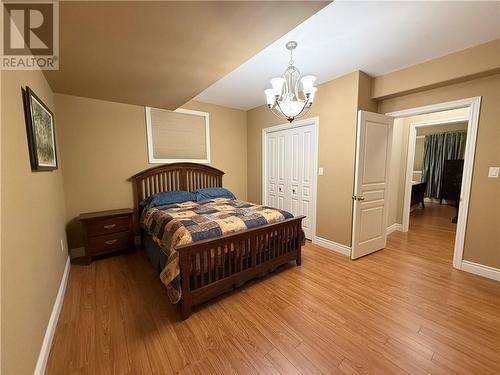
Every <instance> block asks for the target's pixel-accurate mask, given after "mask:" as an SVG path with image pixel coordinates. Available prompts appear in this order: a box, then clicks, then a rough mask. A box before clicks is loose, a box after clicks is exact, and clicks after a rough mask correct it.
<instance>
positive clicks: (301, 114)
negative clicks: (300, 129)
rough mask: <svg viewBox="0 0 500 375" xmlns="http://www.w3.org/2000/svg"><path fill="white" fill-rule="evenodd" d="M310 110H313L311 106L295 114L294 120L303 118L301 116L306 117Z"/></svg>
mask: <svg viewBox="0 0 500 375" xmlns="http://www.w3.org/2000/svg"><path fill="white" fill-rule="evenodd" d="M310 110H311V107H307V108H306V110H305V111H304V112H301V113H299V114H298V115H297V116H295V117H294V120H295V119H298V118H301V117H304V116H305V115H307V113H309V111H310Z"/></svg>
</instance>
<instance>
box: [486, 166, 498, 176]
mask: <svg viewBox="0 0 500 375" xmlns="http://www.w3.org/2000/svg"><path fill="white" fill-rule="evenodd" d="M499 173H500V167H490V170H489V171H488V177H489V178H498V174H499Z"/></svg>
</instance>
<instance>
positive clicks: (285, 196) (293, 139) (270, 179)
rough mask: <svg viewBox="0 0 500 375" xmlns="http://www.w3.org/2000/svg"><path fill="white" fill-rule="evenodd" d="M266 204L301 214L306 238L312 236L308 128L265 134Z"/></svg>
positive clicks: (311, 138) (312, 137) (312, 140)
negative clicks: (303, 216)
mask: <svg viewBox="0 0 500 375" xmlns="http://www.w3.org/2000/svg"><path fill="white" fill-rule="evenodd" d="M266 147H267V150H266V153H267V181H266V184H267V186H266V187H267V189H266V190H267V205H269V206H271V207H276V208H279V209H283V210H286V211H289V212H291V213H292V214H293V215H294V216H298V215H305V216H306V218H305V219H304V220H303V222H302V223H303V225H302V227H303V229H304V232H305V235H306V238H308V239H312V236H313V227H312V226H313V225H314V224H313V222H314V220H313V215H314V204H313V202H314V200H313V199H314V197H313V194H314V192H315V188H314V177H315V176H314V173H315V172H316V166H315V157H314V156H315V147H316V131H315V127H314V126H312V125H309V126H301V127H297V128H290V129H286V130H280V131H276V132H272V133H268V134H267V145H266Z"/></svg>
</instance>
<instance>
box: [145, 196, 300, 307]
mask: <svg viewBox="0 0 500 375" xmlns="http://www.w3.org/2000/svg"><path fill="white" fill-rule="evenodd" d="M292 217H293V216H292V215H291V214H290V213H288V212H286V211H282V210H278V209H275V208H270V207H266V206H261V205H257V204H252V203H248V202H243V201H240V200H236V199H228V198H216V199H210V200H206V201H202V202H191V201H189V202H183V203H177V204H170V205H165V206H158V207H153V208H149V209H147V210H144V211H143V213H142V215H141V226H142V227H143V228H144V229H145V230H146V231H147V232H148V233H149V234H150V235H151V237H152V239H153V241H154V242H155V243H156V244H158V245H159V247H160V248H161V249H162V251H163V252H164V253H165V255H166V256H167V262H166V264H165V267H164V269H163V270H162V272H161V273H160V279H161V281H162V282H163V283H164V284H165V286H166V287H167V292H168V296H169V299H170V301H171V302H172V303H177V302H179V300H180V298H181V283H180V270H179V255H178V253H177V251H176V249H175V248H176V247H177V246H179V245H186V244H190V243H193V242H196V241H201V240H205V239H209V238H214V237H218V236H222V235H224V234H229V233H236V232H241V231H244V230H247V229H250V228H254V227H257V226H260V225H265V224H272V223H277V222H280V221H284V220H286V219H290V218H292Z"/></svg>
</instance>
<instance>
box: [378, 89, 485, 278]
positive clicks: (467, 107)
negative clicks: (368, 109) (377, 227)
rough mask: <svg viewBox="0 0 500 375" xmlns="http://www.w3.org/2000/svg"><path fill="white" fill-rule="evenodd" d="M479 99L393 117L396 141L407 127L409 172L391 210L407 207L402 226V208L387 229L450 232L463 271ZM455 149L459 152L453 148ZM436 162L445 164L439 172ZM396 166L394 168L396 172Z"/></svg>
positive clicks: (397, 184)
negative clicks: (399, 131)
mask: <svg viewBox="0 0 500 375" xmlns="http://www.w3.org/2000/svg"><path fill="white" fill-rule="evenodd" d="M480 100H481V98H480V97H475V98H469V99H463V100H457V101H453V102H447V103H442V104H436V105H431V106H426V107H418V108H414V109H409V110H404V111H399V112H393V113H389V114H388V115H390V116H393V117H395V118H396V120H395V121H396V122H395V123H396V125H395V129H396V130H395V131H396V132H395V137H397V127H398V123H399V124H401V123H403V124H404V125H402V126H403V133H402V135H401V142H402V146H401V149H400V152H401V154H400V155H402V156H401V157H400V158H399V160H400V164H401V168H403V166H404V173H403V172H402V173H401V175H400V176H399V178H394V181H395V180H398V181H395V183H393V186H392V189H391V188H390V189H391V191H392V192H393V194H392V195H391V202H392V204H391V206H392V207H394V206H396V207H402V209H401V216H400V221H398V214H399V212H398V209H396V213H394V210H390V213H389V219H388V229H389V231H392V230H401V231H403V232H407V231H408V230H410V231H411V230H412V229H411V228H412V227H413V226H414V227H415V228H417V227H418V226H419V229H420V230H425V226H427V227H429V228H431V227H434V229H435V230H442V231H443V233H445V232H450V231H451V233H452V234H451V235H450V238H451V242H450V244H449V246H450V249H451V248H452V249H453V252H452V254H453V266H454V267H455V268H458V269H460V268H462V256H463V246H464V240H465V229H466V221H467V211H468V203H469V196H470V188H471V181H472V169H473V164H474V154H475V145H476V134H477V125H478V120H479V108H480ZM405 131H406V134H405ZM405 136H406V137H405ZM405 139H407V140H408V142H407V144H408V146H407V148H406V149H405V146H404V143H405V142H404V140H405ZM395 144H397V141H396V138H394V139H393V151H396V153H397V151H398V148H397V147H394V146H395ZM426 146H427V148H428V151H427V153H425V147H426ZM454 147H457V149H456V150H455V149H453V150H451V149H450V148H454ZM421 148H423V149H421ZM443 148H444V150H443ZM455 151H456V152H455ZM436 153H437V154H438V155H435V154H436ZM425 158H427V160H425ZM435 158H438V159H435ZM394 160H396V159H393V161H394ZM436 160H440V164H439V165H438V166H437V167H436V166H434V165H433V163H435V162H436ZM396 161H397V160H396ZM405 161H406V162H405ZM395 164H396V166H397V162H396V163H391V171H394V169H395V168H396V167H395ZM424 164H425V165H424ZM401 170H402V169H401ZM391 180H392V178H391ZM429 184H430V185H429ZM403 187H404V188H403ZM395 190H396V191H397V192H399V195H398V193H397V192H395ZM395 196H397V198H395ZM395 202H396V203H395ZM412 203H413V204H412ZM412 208H413V210H412ZM415 208H416V209H415ZM391 215H393V216H392V221H391ZM394 217H396V220H394ZM413 224H414V225H413ZM450 254H451V250H450Z"/></svg>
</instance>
